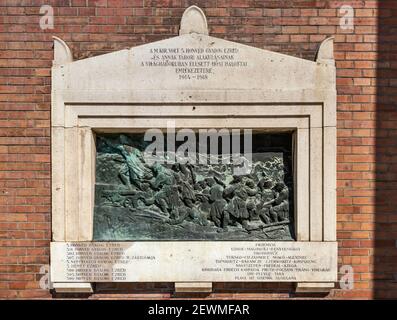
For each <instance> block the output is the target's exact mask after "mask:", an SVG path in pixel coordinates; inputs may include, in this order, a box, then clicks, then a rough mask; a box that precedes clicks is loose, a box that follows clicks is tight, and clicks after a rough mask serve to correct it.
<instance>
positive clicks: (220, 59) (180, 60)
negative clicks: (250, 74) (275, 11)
mask: <svg viewBox="0 0 397 320" xmlns="http://www.w3.org/2000/svg"><path fill="white" fill-rule="evenodd" d="M144 57H147V58H146V59H145V58H143V59H142V61H141V67H146V68H159V67H160V68H171V69H172V70H173V71H174V73H175V75H177V79H178V80H208V79H209V78H210V77H212V76H214V75H216V73H217V72H218V69H222V70H221V71H220V72H225V70H224V69H241V70H245V69H246V68H247V67H248V61H247V60H245V58H241V57H240V49H239V48H237V47H220V48H219V47H218V48H216V47H215V48H214V47H207V48H198V47H183V46H181V47H154V48H148V49H147V52H146V54H144Z"/></svg>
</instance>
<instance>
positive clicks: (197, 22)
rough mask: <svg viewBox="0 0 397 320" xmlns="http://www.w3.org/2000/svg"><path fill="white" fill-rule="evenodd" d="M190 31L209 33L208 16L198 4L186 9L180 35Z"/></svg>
mask: <svg viewBox="0 0 397 320" xmlns="http://www.w3.org/2000/svg"><path fill="white" fill-rule="evenodd" d="M189 33H199V34H204V35H208V25H207V18H206V17H205V14H204V12H203V10H201V9H200V8H199V7H197V6H190V7H189V8H187V9H186V10H185V12H184V13H183V16H182V20H181V28H180V30H179V35H183V34H189Z"/></svg>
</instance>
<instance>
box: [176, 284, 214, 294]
mask: <svg viewBox="0 0 397 320" xmlns="http://www.w3.org/2000/svg"><path fill="white" fill-rule="evenodd" d="M182 292H183V293H188V292H189V293H197V292H200V293H201V292H212V282H175V293H182Z"/></svg>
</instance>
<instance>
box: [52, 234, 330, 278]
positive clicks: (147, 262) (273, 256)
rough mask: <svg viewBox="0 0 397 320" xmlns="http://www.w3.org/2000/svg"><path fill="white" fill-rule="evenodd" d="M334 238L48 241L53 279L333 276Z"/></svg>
mask: <svg viewBox="0 0 397 320" xmlns="http://www.w3.org/2000/svg"><path fill="white" fill-rule="evenodd" d="M336 250H337V243H336V242H310V243H309V242H282V241H273V242H246V241H223V242H199V241H191V242H173V241H165V242H150V241H148V242H53V243H52V244H51V258H52V261H51V280H52V281H53V282H184V281H188V282H190V281H192V282H193V281H207V282H233V281H242V282H272V281H276V282H282V281H284V282H288V281H291V282H297V281H298V282H304V281H311V282H316V281H318V282H324V281H330V282H332V281H336V274H337V272H336V266H337V261H336Z"/></svg>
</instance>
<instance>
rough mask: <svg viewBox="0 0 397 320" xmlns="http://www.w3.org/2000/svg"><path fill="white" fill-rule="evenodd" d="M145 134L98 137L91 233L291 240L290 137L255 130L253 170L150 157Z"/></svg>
mask: <svg viewBox="0 0 397 320" xmlns="http://www.w3.org/2000/svg"><path fill="white" fill-rule="evenodd" d="M147 144H148V143H147V142H144V141H143V135H142V134H117V135H115V134H112V135H110V134H108V135H105V134H104V135H99V136H98V137H97V156H96V184H95V210H94V240H123V241H125V240H127V241H128V240H293V238H294V235H293V208H292V203H293V201H292V194H293V193H292V185H293V183H292V172H291V164H292V161H291V156H292V155H291V137H290V135H289V134H278V135H276V134H254V135H253V153H252V164H253V165H252V171H251V173H250V174H248V175H245V176H238V175H233V170H232V166H231V165H227V164H222V163H219V164H206V165H203V164H190V163H187V164H180V163H178V162H176V163H171V164H159V163H155V164H153V165H149V164H148V163H147V161H145V158H144V157H143V150H144V149H145V147H146V145H147Z"/></svg>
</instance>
